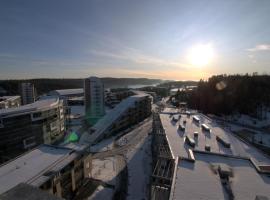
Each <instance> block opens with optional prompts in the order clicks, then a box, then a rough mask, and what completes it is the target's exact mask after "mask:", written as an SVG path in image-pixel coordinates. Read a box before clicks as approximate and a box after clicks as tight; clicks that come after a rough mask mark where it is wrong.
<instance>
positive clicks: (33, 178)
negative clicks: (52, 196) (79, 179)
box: [0, 145, 77, 194]
mask: <svg viewBox="0 0 270 200" xmlns="http://www.w3.org/2000/svg"><path fill="white" fill-rule="evenodd" d="M72 152H73V150H72V149H69V148H65V147H57V146H51V145H40V146H39V147H37V148H36V149H33V150H32V151H30V152H27V153H25V154H23V155H22V156H20V157H18V158H16V159H14V160H12V161H10V162H8V163H7V164H4V165H2V166H1V167H0V194H1V193H3V192H6V191H7V190H9V189H11V188H13V187H14V186H16V185H17V184H19V183H28V184H30V185H33V186H40V185H41V184H42V183H44V182H45V181H46V180H48V179H49V176H46V174H45V173H46V172H50V171H53V172H54V171H58V170H60V169H61V168H63V167H64V166H65V165H66V164H67V163H68V162H70V161H72V160H73V159H74V158H75V157H76V156H77V154H76V153H75V152H74V153H72Z"/></svg>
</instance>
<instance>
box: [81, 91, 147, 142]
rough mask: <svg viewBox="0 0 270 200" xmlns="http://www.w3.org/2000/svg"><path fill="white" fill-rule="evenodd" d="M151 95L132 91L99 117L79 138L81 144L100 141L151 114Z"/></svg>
mask: <svg viewBox="0 0 270 200" xmlns="http://www.w3.org/2000/svg"><path fill="white" fill-rule="evenodd" d="M151 102H152V97H151V96H150V95H148V94H146V93H144V92H140V91H133V95H132V96H130V97H128V98H126V99H124V100H122V101H121V102H120V103H119V104H118V105H117V106H115V107H114V108H113V109H112V110H111V111H110V112H109V113H108V114H106V115H105V116H104V117H103V118H102V119H100V120H99V121H98V122H97V123H96V124H95V125H94V126H93V127H91V128H90V130H89V131H88V132H86V133H84V134H83V135H82V137H81V139H80V142H81V143H82V144H91V143H96V142H99V141H101V140H102V139H103V138H105V137H109V136H111V135H113V134H116V133H118V132H119V131H122V130H124V129H126V128H129V127H130V126H132V125H134V124H137V123H138V122H141V121H142V120H144V119H145V118H147V117H148V116H150V115H151V109H152V108H151Z"/></svg>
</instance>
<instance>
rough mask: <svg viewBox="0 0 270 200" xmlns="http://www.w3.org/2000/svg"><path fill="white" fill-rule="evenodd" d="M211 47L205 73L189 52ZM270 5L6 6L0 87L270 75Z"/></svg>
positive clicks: (263, 1) (93, 0)
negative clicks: (31, 81)
mask: <svg viewBox="0 0 270 200" xmlns="http://www.w3.org/2000/svg"><path fill="white" fill-rule="evenodd" d="M197 44H211V46H212V48H213V51H214V56H213V59H212V60H211V62H210V63H209V64H208V65H206V66H203V67H196V66H192V65H190V64H189V62H188V59H187V54H188V53H187V52H188V50H189V49H190V48H191V47H192V46H194V45H197ZM269 63H270V1H269V0H254V1H249V0H235V1H230V0H220V1H219V0H209V1H206V0H203V1H199V0H193V1H192V0H186V1H181V0H175V1H173V0H163V1H159V0H155V1H154V0H122V1H121V0H107V1H105V0H72V1H71V0H70V1H69V0H17V1H15V0H3V1H0V79H6V78H12V79H13V78H33V77H51V78H56V77H74V78H75V77H86V76H90V75H97V76H102V77H104V76H110V77H148V78H162V79H176V80H187V79H190V80H198V79H200V78H206V77H209V76H211V75H212V74H221V73H247V72H248V73H251V72H254V71H257V72H260V73H269V72H270V65H269Z"/></svg>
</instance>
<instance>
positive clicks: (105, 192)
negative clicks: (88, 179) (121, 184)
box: [87, 185, 114, 200]
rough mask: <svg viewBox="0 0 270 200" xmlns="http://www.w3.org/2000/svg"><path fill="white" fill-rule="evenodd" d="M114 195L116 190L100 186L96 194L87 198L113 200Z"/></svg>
mask: <svg viewBox="0 0 270 200" xmlns="http://www.w3.org/2000/svg"><path fill="white" fill-rule="evenodd" d="M113 195H114V190H113V189H111V188H107V187H103V186H102V185H100V186H98V187H97V189H96V190H95V192H94V193H93V194H92V195H91V196H90V197H88V198H87V200H112V199H113Z"/></svg>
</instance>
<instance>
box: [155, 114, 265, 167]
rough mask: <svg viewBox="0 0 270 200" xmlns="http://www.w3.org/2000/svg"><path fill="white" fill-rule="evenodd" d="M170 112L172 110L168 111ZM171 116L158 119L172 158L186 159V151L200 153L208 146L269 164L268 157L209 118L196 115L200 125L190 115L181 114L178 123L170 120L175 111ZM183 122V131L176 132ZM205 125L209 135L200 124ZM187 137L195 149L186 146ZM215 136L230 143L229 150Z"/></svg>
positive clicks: (164, 115)
mask: <svg viewBox="0 0 270 200" xmlns="http://www.w3.org/2000/svg"><path fill="white" fill-rule="evenodd" d="M170 110H172V109H170ZM172 113H173V115H171V114H169V113H168V112H166V113H163V114H160V119H161V123H162V126H163V128H164V129H165V134H166V137H167V140H168V143H169V146H170V148H171V151H172V154H173V157H174V158H176V157H177V156H180V157H188V149H189V148H190V149H195V150H200V151H205V146H206V145H209V146H210V148H211V150H210V151H211V152H214V153H219V154H226V155H233V156H242V157H248V158H252V159H253V160H254V161H255V162H256V163H257V164H260V165H263V164H267V165H268V164H270V157H269V156H267V155H266V154H264V153H262V152H261V151H259V150H258V149H256V148H255V147H253V146H251V145H249V144H247V143H245V142H243V141H241V140H239V139H238V138H237V137H236V136H235V135H234V134H233V133H231V132H230V131H229V130H226V129H223V128H222V127H220V125H219V124H217V123H216V122H215V121H213V120H211V119H210V118H208V117H206V116H204V115H202V114H197V115H195V116H197V117H198V118H199V119H200V123H195V122H194V121H193V119H192V116H194V115H191V116H190V117H188V116H187V115H186V114H181V118H180V120H179V121H177V122H174V121H173V120H172V118H173V116H174V117H175V118H177V117H178V116H179V114H175V111H173V110H172ZM183 121H186V125H185V131H184V132H183V131H180V130H178V126H179V124H181V125H183V124H184V123H183ZM203 123H204V124H206V125H207V126H208V127H209V128H210V129H211V131H210V133H209V132H207V131H203V130H202V128H201V124H203ZM194 132H198V137H197V138H195V137H194ZM187 136H189V137H191V138H192V139H194V141H195V147H194V148H193V147H191V146H190V145H189V144H187V142H186V139H187ZM216 136H219V137H221V138H223V139H224V140H225V141H227V142H229V143H230V148H226V147H224V145H223V144H221V143H220V142H219V141H217V139H216Z"/></svg>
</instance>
